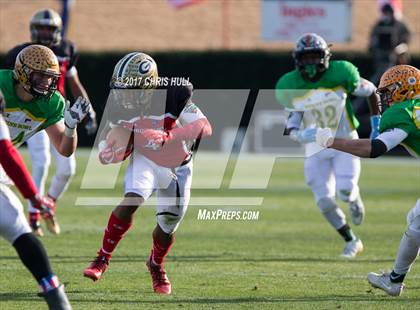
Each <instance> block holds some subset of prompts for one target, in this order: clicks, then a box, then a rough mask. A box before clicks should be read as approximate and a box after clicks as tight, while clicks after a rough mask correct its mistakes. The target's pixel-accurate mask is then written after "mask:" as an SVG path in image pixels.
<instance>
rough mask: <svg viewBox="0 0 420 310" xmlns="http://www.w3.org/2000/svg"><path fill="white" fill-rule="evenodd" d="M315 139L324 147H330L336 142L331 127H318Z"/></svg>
mask: <svg viewBox="0 0 420 310" xmlns="http://www.w3.org/2000/svg"><path fill="white" fill-rule="evenodd" d="M315 139H316V143H318V144H319V145H320V146H322V147H330V146H331V145H332V144H333V142H334V136H333V133H332V131H331V129H330V128H318V129H317V131H316V135H315Z"/></svg>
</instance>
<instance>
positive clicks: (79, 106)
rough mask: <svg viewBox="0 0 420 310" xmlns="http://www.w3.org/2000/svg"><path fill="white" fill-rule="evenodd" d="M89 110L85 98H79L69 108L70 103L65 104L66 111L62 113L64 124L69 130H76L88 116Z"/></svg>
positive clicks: (88, 103)
mask: <svg viewBox="0 0 420 310" xmlns="http://www.w3.org/2000/svg"><path fill="white" fill-rule="evenodd" d="M89 110H90V102H89V100H87V99H86V98H83V97H81V96H80V97H79V98H77V99H76V101H75V102H74V104H73V105H72V106H70V102H69V101H67V102H66V109H65V111H64V123H65V124H66V126H67V127H68V128H70V129H74V128H76V126H77V124H79V123H80V122H81V121H82V120H83V119H84V118H85V116H86V114H88V112H89Z"/></svg>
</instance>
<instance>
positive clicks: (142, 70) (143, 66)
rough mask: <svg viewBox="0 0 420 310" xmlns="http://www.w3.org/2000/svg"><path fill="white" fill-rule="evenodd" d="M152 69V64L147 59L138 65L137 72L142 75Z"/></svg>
mask: <svg viewBox="0 0 420 310" xmlns="http://www.w3.org/2000/svg"><path fill="white" fill-rule="evenodd" d="M151 68H152V62H151V61H150V60H149V59H145V60H142V61H141V62H140V64H139V72H140V74H142V75H144V74H147V73H148V72H149V71H150V69H151Z"/></svg>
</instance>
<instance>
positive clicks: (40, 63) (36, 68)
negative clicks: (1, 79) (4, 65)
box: [14, 44, 60, 96]
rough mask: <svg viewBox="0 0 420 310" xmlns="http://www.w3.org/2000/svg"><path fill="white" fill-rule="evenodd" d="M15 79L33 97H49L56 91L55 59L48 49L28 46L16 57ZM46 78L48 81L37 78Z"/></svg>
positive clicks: (58, 71) (56, 68) (57, 66)
mask: <svg viewBox="0 0 420 310" xmlns="http://www.w3.org/2000/svg"><path fill="white" fill-rule="evenodd" d="M14 76H15V79H16V80H17V81H18V82H19V83H20V85H22V87H23V89H24V90H26V91H27V92H28V93H30V94H31V95H33V96H46V95H51V94H52V93H53V92H54V91H55V90H56V89H57V82H58V78H59V77H60V67H59V64H58V60H57V57H56V56H55V54H54V53H53V51H52V50H50V49H49V48H48V47H46V46H43V45H36V44H34V45H29V46H27V47H25V48H24V49H23V50H21V51H20V53H19V54H18V55H17V57H16V62H15V68H14ZM45 76H47V80H48V81H40V79H39V78H41V79H42V77H45Z"/></svg>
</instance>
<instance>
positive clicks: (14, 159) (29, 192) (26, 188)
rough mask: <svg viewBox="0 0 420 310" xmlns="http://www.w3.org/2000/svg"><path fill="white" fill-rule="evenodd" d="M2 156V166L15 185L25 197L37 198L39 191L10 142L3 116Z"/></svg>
mask: <svg viewBox="0 0 420 310" xmlns="http://www.w3.org/2000/svg"><path fill="white" fill-rule="evenodd" d="M0 154H1V156H0V165H1V166H2V167H3V169H4V171H6V173H7V175H8V176H9V177H10V178H11V179H12V181H13V182H14V183H15V185H16V187H17V188H18V189H19V191H20V192H21V193H22V195H23V197H25V198H30V197H33V196H35V195H36V194H37V192H38V191H37V189H36V187H35V184H34V182H33V180H32V178H31V175H30V174H29V171H28V169H26V166H25V163H24V162H23V159H22V157H21V156H20V154H19V153H18V151H17V150H16V149H15V147H14V146H13V145H12V142H11V141H10V136H9V130H8V128H7V126H6V124H5V122H4V120H3V117H2V116H0Z"/></svg>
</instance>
